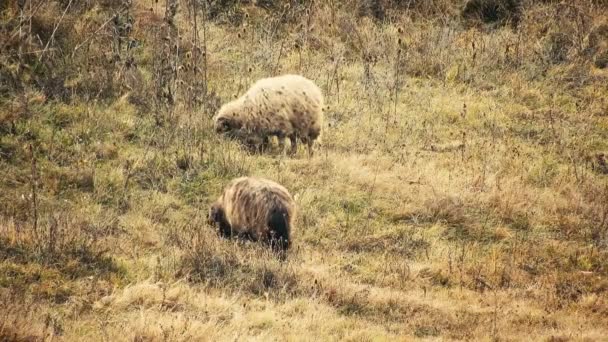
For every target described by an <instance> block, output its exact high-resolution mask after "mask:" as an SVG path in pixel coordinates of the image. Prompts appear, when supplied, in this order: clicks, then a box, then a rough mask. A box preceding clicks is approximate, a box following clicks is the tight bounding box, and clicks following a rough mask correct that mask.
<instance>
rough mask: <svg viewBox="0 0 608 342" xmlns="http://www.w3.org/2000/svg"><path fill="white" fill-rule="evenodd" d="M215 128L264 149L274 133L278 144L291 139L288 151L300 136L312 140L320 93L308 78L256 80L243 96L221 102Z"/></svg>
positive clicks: (315, 135)
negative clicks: (222, 103)
mask: <svg viewBox="0 0 608 342" xmlns="http://www.w3.org/2000/svg"><path fill="white" fill-rule="evenodd" d="M213 120H214V126H215V131H216V132H217V133H221V134H225V135H227V136H230V137H233V138H236V139H238V140H241V141H242V142H243V143H245V144H246V145H247V146H248V147H250V148H254V147H255V148H257V149H260V150H264V149H266V148H267V147H268V145H269V143H270V138H271V137H272V136H276V137H277V138H278V139H279V143H280V144H281V146H283V144H284V140H285V138H289V140H290V141H291V153H292V154H294V153H295V152H296V151H297V143H298V140H300V141H301V142H302V143H305V144H307V145H308V153H309V155H311V156H312V154H313V144H314V142H315V140H317V138H319V136H320V135H321V127H322V125H323V94H322V93H321V89H319V87H317V86H316V85H315V84H314V83H313V82H312V81H311V80H309V79H307V78H305V77H302V76H299V75H283V76H278V77H271V78H264V79H261V80H259V81H257V82H256V83H255V84H254V85H253V86H252V87H251V88H250V89H249V90H248V91H247V92H246V93H245V94H244V95H243V96H241V97H240V98H238V99H236V100H234V101H232V102H229V103H226V104H224V105H223V106H222V107H221V108H220V110H219V112H218V113H217V115H216V116H215V117H214V118H213Z"/></svg>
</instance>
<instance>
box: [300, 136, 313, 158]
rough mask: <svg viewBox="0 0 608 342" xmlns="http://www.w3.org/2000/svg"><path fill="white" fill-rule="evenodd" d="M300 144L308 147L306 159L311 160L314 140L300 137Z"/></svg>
mask: <svg viewBox="0 0 608 342" xmlns="http://www.w3.org/2000/svg"><path fill="white" fill-rule="evenodd" d="M302 143H304V144H306V145H307V146H308V158H312V155H313V151H312V145H313V143H314V140H312V139H311V138H310V137H302Z"/></svg>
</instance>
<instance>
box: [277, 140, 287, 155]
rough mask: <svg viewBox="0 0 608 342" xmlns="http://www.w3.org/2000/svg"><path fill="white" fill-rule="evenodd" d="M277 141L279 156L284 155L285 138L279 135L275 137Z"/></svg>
mask: <svg viewBox="0 0 608 342" xmlns="http://www.w3.org/2000/svg"><path fill="white" fill-rule="evenodd" d="M277 139H278V140H279V151H281V154H284V153H285V136H282V135H279V136H277Z"/></svg>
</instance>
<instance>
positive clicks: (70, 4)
mask: <svg viewBox="0 0 608 342" xmlns="http://www.w3.org/2000/svg"><path fill="white" fill-rule="evenodd" d="M72 1H73V0H70V2H68V5H67V6H66V7H65V10H63V13H62V14H61V18H59V21H58V22H57V24H55V28H54V29H53V33H52V34H51V37H50V38H49V40H48V41H47V42H46V46H45V47H44V50H42V53H41V54H40V57H39V58H38V61H39V62H42V57H43V56H44V53H45V52H46V50H47V49H48V48H49V45H50V44H51V42H52V41H53V39H55V33H56V32H57V29H58V28H59V25H61V22H62V21H63V18H64V17H65V14H66V13H67V12H68V9H70V6H72Z"/></svg>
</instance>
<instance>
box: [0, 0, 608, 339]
mask: <svg viewBox="0 0 608 342" xmlns="http://www.w3.org/2000/svg"><path fill="white" fill-rule="evenodd" d="M183 3H184V4H186V3H187V2H185V1H184V2H183ZM332 4H333V2H332V3H329V2H328V3H317V4H316V5H314V7H313V8H312V12H311V13H312V14H311V21H310V22H307V20H305V19H303V18H304V17H301V18H299V19H296V20H295V22H288V23H287V24H285V25H284V26H281V27H280V28H278V27H274V26H273V25H279V23H280V22H281V21H280V19H278V18H275V17H272V15H270V17H272V18H269V17H264V15H266V12H264V11H262V10H260V9H259V8H257V7H254V6H253V5H246V6H244V7H243V8H244V9H243V10H244V11H245V12H246V13H247V16H246V17H244V18H245V19H244V22H243V23H242V24H240V26H238V27H234V26H232V25H228V24H222V23H220V22H209V23H207V26H206V30H205V36H206V37H207V51H208V53H207V58H208V60H207V66H208V69H207V73H208V85H209V88H210V89H209V90H210V92H209V93H211V92H213V93H215V94H218V96H219V97H220V98H221V99H223V100H228V99H230V98H232V97H233V96H235V95H237V94H239V93H241V92H242V91H244V89H246V88H247V87H248V86H249V85H250V84H251V83H252V82H253V81H255V80H256V79H258V78H261V77H266V76H269V75H271V74H280V73H288V72H289V73H301V74H303V75H305V76H307V77H309V78H311V79H313V80H315V82H317V83H318V84H319V85H320V86H321V87H322V88H323V90H324V92H325V94H326V101H327V103H328V105H329V109H328V111H327V112H326V120H325V121H326V127H325V130H324V132H323V138H322V144H320V146H319V147H318V150H317V153H316V154H315V156H314V157H312V158H307V155H306V151H304V150H303V149H302V150H300V151H299V153H298V154H297V156H295V157H293V158H291V157H287V156H284V155H282V154H280V153H279V152H276V151H275V152H273V153H269V154H264V155H260V154H253V155H252V154H249V153H247V152H246V151H245V150H244V149H241V148H240V147H239V146H238V144H236V143H234V142H229V141H225V140H223V139H221V138H219V137H217V136H215V135H214V134H213V133H212V130H211V122H210V118H211V116H212V115H213V114H214V113H213V112H212V109H211V108H212V107H213V106H212V105H211V104H209V103H208V104H206V105H205V106H204V107H203V106H195V107H194V108H191V107H190V105H191V103H189V102H188V101H187V98H188V95H187V94H188V90H187V87H184V88H179V87H177V88H176V89H177V90H176V92H177V95H176V98H177V103H176V104H175V106H174V107H172V109H171V110H169V111H167V112H163V113H161V114H162V115H166V117H163V118H161V119H159V118H158V115H159V113H156V112H154V113H151V112H149V111H145V110H144V111H143V112H142V110H141V108H142V107H141V106H139V105H138V104H137V102H135V101H134V100H131V99H133V98H134V96H135V95H134V94H136V93H137V92H138V91H140V90H141V89H140V90H137V89H136V88H135V87H131V86H129V87H123V88H124V89H122V90H121V96H118V97H116V98H114V99H112V100H111V101H106V102H104V101H99V102H97V101H90V102H87V101H85V100H84V99H82V98H78V97H75V98H74V99H73V101H72V103H70V104H64V103H61V101H59V100H53V101H46V102H45V101H44V100H39V99H42V98H44V95H42V94H40V93H39V92H32V93H31V94H34V95H33V96H30V97H23V98H22V99H21V100H20V99H18V98H15V99H14V101H12V102H11V103H9V102H6V103H5V102H0V109H2V110H3V112H0V118H2V119H0V124H3V122H2V120H6V121H7V122H9V121H10V122H16V124H15V127H14V128H5V127H4V126H2V127H0V128H2V129H3V130H2V134H3V135H2V136H0V166H1V171H2V175H0V180H1V182H0V185H1V186H2V188H0V191H2V192H3V194H2V195H1V196H0V200H2V201H4V202H5V203H6V205H5V208H4V209H2V211H1V212H0V214H1V216H0V308H2V309H1V310H0V340H67V341H82V340H87V341H88V340H90V341H95V340H103V341H128V340H130V341H192V340H200V341H207V340H209V341H227V340H256V341H257V340H259V341H283V340H289V341H317V340H331V341H333V340H335V341H337V340H348V341H384V340H386V341H393V340H418V339H425V340H438V341H439V340H551V341H565V340H573V341H589V340H592V341H600V340H604V339H606V336H608V318H607V317H608V278H607V277H608V269H607V266H606V265H607V263H608V251H607V248H608V205H607V204H606V203H608V190H607V189H608V178H607V177H608V176H607V175H606V174H605V173H603V172H602V169H601V165H600V166H598V165H599V164H598V162H597V160H599V159H597V158H599V157H597V155H598V154H599V153H602V152H604V153H605V152H606V151H608V135H607V134H606V129H607V128H608V116H607V115H606V113H607V111H608V88H607V87H606V84H608V83H607V82H606V81H607V80H608V74H607V72H606V70H605V69H604V70H601V69H597V68H595V67H594V66H593V65H592V63H589V62H588V61H584V60H582V59H579V58H573V59H572V60H570V62H568V63H556V64H551V63H550V62H549V61H545V60H543V58H545V57H546V56H545V55H542V56H541V54H545V53H547V54H548V52H546V51H545V50H543V49H541V48H535V44H536V45H538V46H540V45H539V44H541V43H543V44H544V42H545V38H544V36H541V35H542V33H540V32H541V31H542V30H541V29H540V28H539V27H538V26H541V24H542V23H541V22H539V21H538V18H539V17H542V15H541V14H543V13H546V11H548V10H547V7H546V6H550V5H538V6H537V7H534V8H533V9H530V11H529V12H527V16H526V17H524V19H523V22H522V24H521V26H520V28H519V29H518V30H512V29H511V28H508V27H504V28H497V29H494V30H478V29H475V28H472V29H464V28H452V27H451V26H450V25H444V23H442V21H441V20H429V19H424V20H412V19H411V18H410V17H408V16H397V17H395V18H393V19H392V20H391V21H387V22H385V23H381V24H379V23H375V22H373V21H372V20H369V19H367V18H357V17H356V16H355V15H354V14H353V13H351V12H350V11H346V10H339V9H336V8H335V7H334V6H333V5H332ZM104 6H105V5H104ZM555 6H557V5H555ZM589 6H590V5H589ZM160 7H162V6H160V5H158V4H156V3H154V2H152V1H143V2H138V3H137V4H135V7H134V8H133V14H134V15H135V18H136V20H135V25H134V28H133V35H134V37H136V38H137V39H140V40H142V41H144V42H145V43H146V44H147V45H146V44H144V47H143V48H141V49H142V50H140V52H139V55H137V58H138V61H139V63H140V65H139V66H138V68H139V69H140V72H141V74H142V75H140V76H141V78H142V79H144V80H148V82H150V80H151V79H153V78H154V77H155V76H154V72H155V71H154V70H155V69H154V68H153V66H154V58H155V56H156V55H155V54H154V51H153V49H154V44H153V42H154V40H155V39H162V38H159V36H157V35H154V34H153V33H152V30H153V27H154V25H160V24H161V23H162V19H159V18H162V17H163V14H162V13H163V11H162V10H161V8H160ZM150 8H152V9H153V10H154V11H153V12H151V11H150ZM581 8H584V7H582V6H581ZM87 13H88V15H90V16H92V17H95V18H98V19H99V18H100V17H99V16H100V14H99V13H103V12H102V10H101V9H100V8H98V7H95V8H93V9H91V10H90V11H89V12H87ZM593 14H594V15H593V17H592V19H590V20H591V21H592V25H591V26H592V27H596V26H598V25H600V24H602V23H605V22H606V20H607V18H606V15H605V13H604V14H602V13H601V12H595V13H593ZM101 18H103V17H101ZM436 19H437V18H436ZM444 19H445V18H444ZM554 20H555V25H554V26H551V27H549V28H547V30H557V29H558V28H560V27H561V28H563V30H564V32H566V33H568V34H571V35H572V37H575V34H576V33H577V32H575V31H568V29H569V28H570V26H563V25H562V26H559V25H558V24H559V20H566V22H568V21H567V20H568V19H567V18H566V19H563V18H562V19H560V18H556V19H555V18H554ZM99 22H100V24H102V23H103V22H104V21H103V20H99ZM176 23H177V28H179V32H181V34H182V35H183V37H184V38H183V39H182V40H181V41H180V42H181V44H184V46H187V44H186V43H189V39H190V38H189V37H190V33H191V32H192V22H191V21H190V18H189V17H188V12H187V10H186V7H184V8H182V9H181V10H180V11H178V14H177V17H176ZM552 23H554V22H552ZM198 25H202V24H201V23H200V22H199V23H198ZM307 25H308V26H307ZM79 27H80V26H79ZM304 27H307V28H310V27H313V29H310V30H307V31H306V32H304ZM85 28H86V27H85V26H82V29H83V30H85ZM93 29H94V28H93ZM273 29H276V30H278V31H280V32H283V35H278V36H276V37H269V34H270V33H269V32H272V30H273ZM572 30H574V28H573V29H572ZM85 31H86V30H85ZM199 31H200V32H199V33H200V34H201V37H202V35H203V28H202V27H201V26H199ZM542 32H545V31H542ZM551 32H553V31H551ZM522 36H523V37H525V38H527V39H529V41H530V42H526V41H525V39H523V40H522ZM547 39H548V38H547ZM577 39H578V38H577ZM295 42H298V44H299V45H298V47H295V46H294V44H295ZM302 42H303V43H302ZM585 42H586V40H583V43H585ZM92 49H93V48H92ZM184 49H186V47H184ZM572 49H574V47H572ZM547 56H548V55H547ZM156 57H157V56H156ZM581 58H582V57H581ZM179 62H180V63H182V62H183V63H184V64H185V63H186V62H185V61H182V60H180V61H179ZM201 65H202V64H201ZM83 68H84V67H83ZM541 69H542V70H541ZM179 70H182V69H179ZM184 70H185V69H184ZM0 71H1V70H0ZM117 73H118V74H119V75H120V77H123V76H124V75H123V73H122V71H120V72H119V71H117ZM187 73H188V71H184V75H183V76H182V77H183V79H187V77H189V76H188V75H190V74H187ZM199 76H201V75H199ZM116 77H117V80H116V83H120V82H123V81H119V80H124V79H127V80H128V81H124V84H130V83H129V82H131V81H132V79H135V78H136V77H135V76H133V78H132V79H131V78H129V77H127V76H124V77H125V78H124V79H123V78H120V77H118V76H116ZM142 82H143V81H142ZM74 84H76V85H77V86H78V81H77V80H76V81H74ZM121 84H122V83H121ZM145 84H146V83H144V85H145ZM151 84H153V82H150V83H148V85H150V86H151ZM75 87H76V86H75ZM143 88H145V86H144V87H143ZM143 88H142V89H143ZM15 91H16V90H15ZM395 94H397V96H396V97H395ZM75 96H76V95H75ZM144 98H145V97H144ZM28 99H29V100H28ZM32 99H34V100H32ZM148 100H149V101H150V102H153V100H152V99H148ZM13 102H14V103H13ZM150 106H152V105H150ZM11 108H19V113H18V114H17V115H11V116H9V115H8V114H1V113H8V112H9V111H11V110H12V109H11ZM144 108H145V107H144ZM203 108H207V112H205V111H204V110H203ZM13 112H15V111H11V113H13ZM15 113H16V112H15ZM9 117H10V119H9ZM17 117H21V118H22V119H15V118H17ZM15 120H16V121H15ZM19 120H22V121H19ZM9 126H10V125H9V124H7V125H6V127H9ZM11 130H13V131H11ZM15 132H17V133H15ZM28 134H29V135H28ZM32 136H33V137H34V138H32ZM28 139H29V140H28ZM32 142H33V144H34V145H35V146H36V148H37V149H38V151H40V152H39V154H38V157H37V158H38V165H37V167H38V173H39V175H38V183H37V184H38V187H39V188H38V189H37V190H36V191H37V192H38V193H37V195H38V199H37V201H38V202H37V210H38V215H39V220H38V228H37V229H38V230H37V231H33V229H32V223H33V222H32V211H31V209H32V204H33V199H32V187H31V185H32V184H31V180H30V176H31V155H29V154H28V149H27V147H28V145H29V144H30V143H32ZM594 158H596V159H594ZM607 172H608V171H607ZM242 175H256V176H262V177H266V178H269V179H272V180H275V181H277V182H280V183H281V184H283V185H284V186H285V187H286V188H287V189H289V190H290V192H291V193H292V195H293V196H294V198H295V200H296V202H297V204H298V207H299V216H298V218H297V221H296V224H295V229H294V232H293V239H294V244H293V248H292V250H291V251H290V254H289V257H288V260H287V261H285V262H281V261H279V260H277V259H276V258H274V257H273V256H272V255H269V253H268V251H267V250H266V249H264V248H263V247H260V246H256V245H255V244H251V243H242V242H235V241H226V240H222V239H219V238H218V237H217V236H216V235H215V234H214V233H213V232H212V231H211V228H210V227H208V226H207V225H206V223H205V220H206V217H205V216H206V213H207V206H208V205H209V203H210V202H211V201H212V200H213V199H214V198H216V197H217V195H218V194H219V191H221V189H222V188H223V186H224V185H225V184H226V182H227V181H228V180H230V179H231V178H233V177H237V176H242Z"/></svg>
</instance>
